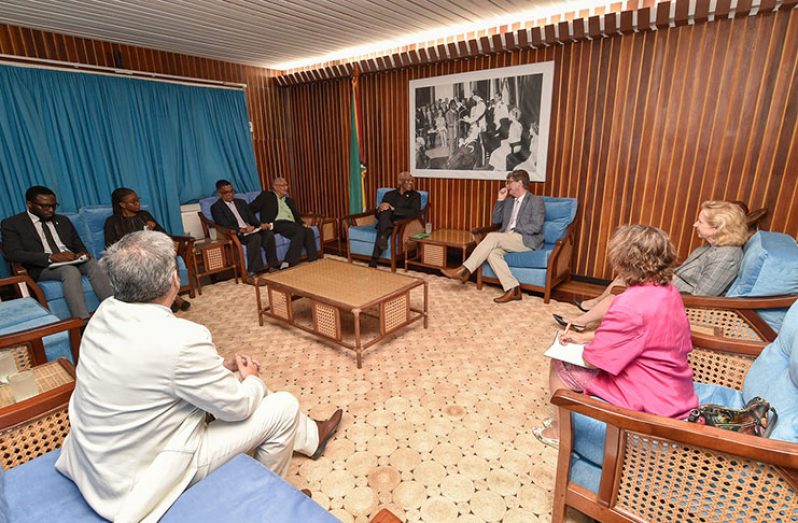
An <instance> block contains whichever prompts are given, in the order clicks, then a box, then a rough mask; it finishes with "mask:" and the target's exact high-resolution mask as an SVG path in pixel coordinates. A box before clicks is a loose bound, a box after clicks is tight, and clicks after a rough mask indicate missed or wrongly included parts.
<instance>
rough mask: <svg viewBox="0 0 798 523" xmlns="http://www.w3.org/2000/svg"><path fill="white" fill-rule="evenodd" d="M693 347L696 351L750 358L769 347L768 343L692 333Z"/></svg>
mask: <svg viewBox="0 0 798 523" xmlns="http://www.w3.org/2000/svg"><path fill="white" fill-rule="evenodd" d="M691 339H692V341H693V347H695V348H697V349H703V350H709V351H717V352H726V353H730V354H738V355H740V356H752V357H754V358H756V357H757V356H759V353H760V352H762V349H764V348H765V347H767V346H768V345H769V343H768V342H764V341H754V340H740V339H736V338H727V337H725V336H709V335H707V334H700V333H697V332H693V333H692V334H691Z"/></svg>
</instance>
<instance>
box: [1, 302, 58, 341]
mask: <svg viewBox="0 0 798 523" xmlns="http://www.w3.org/2000/svg"><path fill="white" fill-rule="evenodd" d="M49 315H50V311H48V310H47V309H45V308H44V307H42V305H41V304H40V303H39V302H38V301H36V300H35V299H33V298H31V297H25V298H19V299H16V300H8V301H2V302H0V330H2V329H6V328H8V327H11V328H14V329H16V326H17V324H19V323H21V322H23V321H27V320H33V319H37V318H43V317H45V316H49ZM54 321H58V320H54ZM16 330H19V329H16ZM12 332H13V331H12Z"/></svg>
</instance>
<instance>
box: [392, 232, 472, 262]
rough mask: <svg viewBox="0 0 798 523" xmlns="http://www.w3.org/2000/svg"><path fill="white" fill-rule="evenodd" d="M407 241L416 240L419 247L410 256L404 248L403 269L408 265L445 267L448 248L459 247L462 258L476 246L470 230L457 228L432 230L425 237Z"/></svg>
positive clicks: (412, 239) (412, 240)
mask: <svg viewBox="0 0 798 523" xmlns="http://www.w3.org/2000/svg"><path fill="white" fill-rule="evenodd" d="M408 242H416V243H418V244H419V248H418V249H416V250H415V254H414V256H413V257H412V258H410V257H408V252H409V249H405V271H407V267H408V265H416V266H419V267H429V268H432V269H440V268H445V267H446V255H447V253H448V249H459V250H460V251H461V252H462V253H463V260H462V261H465V259H466V258H467V257H468V252H469V251H471V250H473V249H474V247H476V245H477V242H476V241H474V235H473V234H471V231H461V230H457V229H438V230H437V231H432V232H431V233H430V234H429V236H427V237H426V238H413V237H412V236H411V237H410V238H408Z"/></svg>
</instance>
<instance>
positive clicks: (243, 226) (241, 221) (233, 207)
mask: <svg viewBox="0 0 798 523" xmlns="http://www.w3.org/2000/svg"><path fill="white" fill-rule="evenodd" d="M222 201H224V200H222ZM224 204H225V205H227V208H228V209H230V210H231V211H233V216H235V217H236V220H238V227H239V228H240V229H246V228H247V227H249V224H248V223H247V222H245V221H244V219H243V218H242V217H241V215H240V214H239V213H238V208H237V207H236V202H235V201H232V202H224Z"/></svg>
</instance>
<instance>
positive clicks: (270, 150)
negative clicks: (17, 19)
mask: <svg viewBox="0 0 798 523" xmlns="http://www.w3.org/2000/svg"><path fill="white" fill-rule="evenodd" d="M114 51H119V52H120V53H122V59H123V61H124V66H125V68H126V69H132V70H138V71H146V72H154V73H162V74H170V75H178V76H187V77H193V78H201V79H206V80H217V81H224V82H234V83H242V84H247V90H246V95H247V106H248V109H249V119H250V121H251V122H252V127H253V134H252V140H253V146H254V150H255V159H256V161H257V165H258V172H259V174H260V177H261V184H263V182H264V181H265V180H267V179H268V178H272V177H274V176H276V175H277V174H278V173H280V174H283V175H286V176H288V177H289V178H290V173H289V170H288V162H287V158H288V142H287V140H286V139H285V136H286V130H285V119H284V115H285V113H286V111H285V107H286V104H287V94H288V93H286V92H285V91H282V90H280V89H278V88H277V84H276V82H275V80H274V77H275V76H276V75H277V73H276V72H274V71H270V70H268V69H263V68H259V67H252V66H246V65H240V64H234V63H230V62H222V61H219V60H211V59H208V58H201V57H197V56H188V55H181V54H175V53H170V52H167V51H158V50H154V49H145V48H142V47H133V46H128V45H123V44H116V43H111V42H104V41H100V40H89V39H85V38H78V37H74V36H67V35H62V34H57V33H51V32H46V31H39V30H35V29H28V28H24V27H17V26H13V25H5V24H0V53H2V54H7V55H14V56H18V57H20V58H21V59H23V58H43V59H48V60H60V61H67V62H74V63H80V64H87V65H98V66H104V67H114ZM224 176H225V173H219V177H220V178H222V177H224ZM213 190H214V188H213V187H209V188H208V194H211V193H212V192H213Z"/></svg>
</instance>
